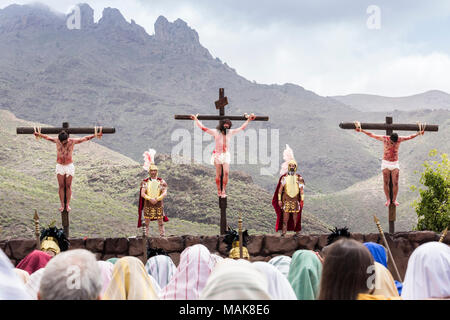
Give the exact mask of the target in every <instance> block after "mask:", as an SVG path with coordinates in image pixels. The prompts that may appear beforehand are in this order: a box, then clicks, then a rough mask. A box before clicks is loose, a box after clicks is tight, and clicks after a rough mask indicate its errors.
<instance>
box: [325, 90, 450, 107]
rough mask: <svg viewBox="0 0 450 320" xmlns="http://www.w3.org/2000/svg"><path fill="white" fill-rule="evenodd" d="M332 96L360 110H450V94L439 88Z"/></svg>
mask: <svg viewBox="0 0 450 320" xmlns="http://www.w3.org/2000/svg"><path fill="white" fill-rule="evenodd" d="M332 98H334V99H336V100H337V101H339V102H342V103H344V104H346V105H348V106H351V107H353V108H355V109H358V110H360V111H372V112H377V111H391V110H401V111H414V110H423V109H431V110H437V109H444V110H450V94H448V93H446V92H443V91H439V90H431V91H427V92H424V93H419V94H415V95H412V96H407V97H383V96H377V95H371V94H349V95H346V96H333V97H332Z"/></svg>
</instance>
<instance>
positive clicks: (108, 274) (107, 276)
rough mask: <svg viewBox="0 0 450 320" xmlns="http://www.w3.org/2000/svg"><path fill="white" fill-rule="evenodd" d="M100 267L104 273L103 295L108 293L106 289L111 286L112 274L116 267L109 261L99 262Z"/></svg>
mask: <svg viewBox="0 0 450 320" xmlns="http://www.w3.org/2000/svg"><path fill="white" fill-rule="evenodd" d="M97 264H98V266H99V267H100V270H101V273H102V292H101V294H102V295H103V294H104V293H105V291H106V289H107V288H108V286H109V283H110V282H111V279H112V273H113V269H114V265H113V264H112V263H111V262H108V261H102V260H99V261H97Z"/></svg>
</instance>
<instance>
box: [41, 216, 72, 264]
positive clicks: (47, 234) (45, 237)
mask: <svg viewBox="0 0 450 320" xmlns="http://www.w3.org/2000/svg"><path fill="white" fill-rule="evenodd" d="M40 240H41V251H44V252H46V253H48V254H49V255H51V256H55V255H57V254H58V253H60V252H61V251H66V250H67V249H69V245H70V242H69V240H68V239H67V238H66V235H65V234H64V230H63V229H58V228H57V227H55V226H54V222H53V223H52V224H51V225H50V226H49V227H48V228H47V229H42V230H41V236H40Z"/></svg>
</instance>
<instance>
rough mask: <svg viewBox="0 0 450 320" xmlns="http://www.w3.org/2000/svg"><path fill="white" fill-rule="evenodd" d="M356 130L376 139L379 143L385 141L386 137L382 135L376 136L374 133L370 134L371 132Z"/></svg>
mask: <svg viewBox="0 0 450 320" xmlns="http://www.w3.org/2000/svg"><path fill="white" fill-rule="evenodd" d="M355 130H356V131H357V132H362V133H364V134H366V135H368V136H369V137H371V138H374V139H376V140H378V141H383V140H384V136H380V135H377V134H374V133H372V132H369V131H366V130H363V129H355Z"/></svg>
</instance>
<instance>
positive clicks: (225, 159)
mask: <svg viewBox="0 0 450 320" xmlns="http://www.w3.org/2000/svg"><path fill="white" fill-rule="evenodd" d="M214 160H217V162H218V163H219V164H224V163H227V164H230V162H231V155H230V153H229V152H228V151H227V152H225V153H216V152H215V151H214V152H213V154H212V156H211V164H212V165H214V164H215V162H214Z"/></svg>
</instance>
